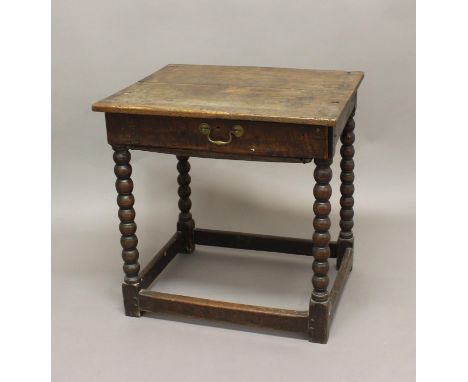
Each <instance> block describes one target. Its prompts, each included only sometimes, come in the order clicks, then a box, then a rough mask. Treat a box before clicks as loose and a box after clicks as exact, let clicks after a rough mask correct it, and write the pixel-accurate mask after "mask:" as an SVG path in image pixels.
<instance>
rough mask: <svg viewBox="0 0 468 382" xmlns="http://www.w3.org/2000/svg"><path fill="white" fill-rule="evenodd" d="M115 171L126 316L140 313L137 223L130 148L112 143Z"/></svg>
mask: <svg viewBox="0 0 468 382" xmlns="http://www.w3.org/2000/svg"><path fill="white" fill-rule="evenodd" d="M113 149H114V151H115V152H114V161H115V167H114V172H115V175H116V176H117V180H116V182H115V188H116V189H117V193H118V196H117V204H118V205H119V219H120V225H119V229H120V233H121V234H122V237H121V239H120V244H121V245H122V248H123V250H122V258H123V261H124V265H123V270H124V273H125V278H124V283H123V284H122V290H123V297H124V305H125V314H126V315H127V316H133V317H139V316H140V308H139V306H138V291H139V289H140V286H139V284H140V280H141V279H140V275H139V272H140V264H139V263H138V257H139V254H138V249H137V244H138V238H137V236H136V235H135V232H136V229H137V226H136V223H135V222H134V219H135V210H134V209H133V204H134V203H135V198H134V197H133V194H132V191H133V181H132V179H131V178H130V176H131V174H132V166H130V157H131V156H130V152H129V151H128V150H127V149H126V148H119V147H114V148H113Z"/></svg>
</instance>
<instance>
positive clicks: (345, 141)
mask: <svg viewBox="0 0 468 382" xmlns="http://www.w3.org/2000/svg"><path fill="white" fill-rule="evenodd" d="M353 116H354V111H353V113H352V114H351V116H350V117H349V119H348V122H347V124H346V126H345V128H344V130H343V133H342V134H341V143H342V146H341V150H340V153H341V158H342V159H341V162H340V167H341V175H340V178H341V187H340V191H341V199H340V205H341V210H340V218H341V220H340V228H341V230H340V235H339V237H338V241H337V246H338V250H337V259H336V267H337V268H338V269H339V268H340V266H341V262H342V260H343V256H344V254H345V251H346V248H349V247H351V248H353V246H354V236H353V225H354V222H353V217H354V210H353V206H354V198H353V194H354V172H353V170H354V160H353V157H354V146H353V143H354V119H353Z"/></svg>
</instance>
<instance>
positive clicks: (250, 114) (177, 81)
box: [92, 65, 364, 126]
mask: <svg viewBox="0 0 468 382" xmlns="http://www.w3.org/2000/svg"><path fill="white" fill-rule="evenodd" d="M363 76H364V74H363V73H362V72H346V71H335V70H311V69H285V68H264V67H240V66H210V65H167V66H165V67H164V68H162V69H161V70H159V71H157V72H156V73H154V74H152V75H150V76H148V77H146V78H144V79H143V80H141V81H138V82H137V83H135V84H134V85H131V86H129V87H128V88H126V89H123V90H121V91H119V92H118V93H116V94H114V95H112V96H110V97H108V98H105V99H103V100H102V101H99V102H97V103H95V104H94V105H93V107H92V108H93V110H94V111H102V112H109V113H128V114H150V115H159V116H177V117H193V118H208V119H211V118H221V119H238V120H250V121H268V122H280V123H298V124H304V125H320V126H336V124H337V121H338V120H339V119H340V118H343V117H342V115H343V114H344V111H345V109H346V106H347V105H348V103H349V100H350V99H351V98H352V97H353V95H354V94H355V92H356V90H357V88H358V87H359V84H360V82H361V81H362V78H363ZM344 118H345V119H347V116H345V117H344Z"/></svg>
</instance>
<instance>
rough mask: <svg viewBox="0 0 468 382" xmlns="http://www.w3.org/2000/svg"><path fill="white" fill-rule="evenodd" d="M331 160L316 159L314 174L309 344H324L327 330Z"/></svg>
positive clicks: (326, 338) (328, 322)
mask: <svg viewBox="0 0 468 382" xmlns="http://www.w3.org/2000/svg"><path fill="white" fill-rule="evenodd" d="M331 163H332V161H331V160H324V159H316V160H315V164H316V168H315V171H314V178H315V182H316V184H315V187H314V197H315V203H314V213H315V219H314V229H315V232H314V235H313V242H314V248H313V251H312V254H313V256H314V262H313V264H312V270H313V273H314V274H313V277H312V285H313V288H314V289H313V291H312V297H311V300H310V306H309V337H310V340H311V341H312V342H319V343H326V342H327V340H328V331H329V325H330V320H329V303H328V297H329V294H328V283H329V279H328V269H329V264H328V258H329V257H330V246H329V243H330V233H329V232H328V230H329V229H330V218H329V215H330V211H331V205H330V197H331V194H332V189H331V186H330V181H331V179H332V170H331V168H330V166H331Z"/></svg>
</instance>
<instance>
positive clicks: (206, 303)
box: [139, 290, 308, 333]
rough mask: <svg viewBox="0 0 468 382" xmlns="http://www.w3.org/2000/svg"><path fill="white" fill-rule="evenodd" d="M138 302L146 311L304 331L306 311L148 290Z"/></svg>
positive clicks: (141, 292) (305, 328) (142, 293)
mask: <svg viewBox="0 0 468 382" xmlns="http://www.w3.org/2000/svg"><path fill="white" fill-rule="evenodd" d="M139 302H140V309H141V310H143V311H146V312H153V313H173V314H182V315H186V316H192V317H199V318H205V319H210V320H218V321H225V322H232V323H235V324H241V325H253V326H261V327H266V328H271V329H278V330H288V331H293V332H303V333H306V332H307V317H308V315H307V311H296V310H288V309H277V308H267V307H262V306H255V305H245V304H235V303H230V302H223V301H214V300H208V299H203V298H196V297H188V296H180V295H175V294H168V293H159V292H154V291H148V290H141V291H140V297H139Z"/></svg>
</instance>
